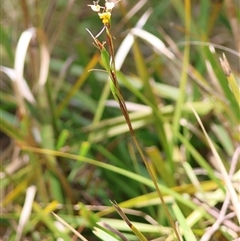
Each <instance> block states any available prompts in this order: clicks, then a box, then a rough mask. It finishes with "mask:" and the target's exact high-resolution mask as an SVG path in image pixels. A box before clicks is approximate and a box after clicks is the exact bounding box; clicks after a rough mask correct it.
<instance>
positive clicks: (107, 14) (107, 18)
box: [98, 12, 111, 25]
mask: <svg viewBox="0 0 240 241" xmlns="http://www.w3.org/2000/svg"><path fill="white" fill-rule="evenodd" d="M98 15H99V17H100V19H102V22H103V24H104V25H107V24H108V23H109V22H110V19H111V13H110V12H103V13H98Z"/></svg>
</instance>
